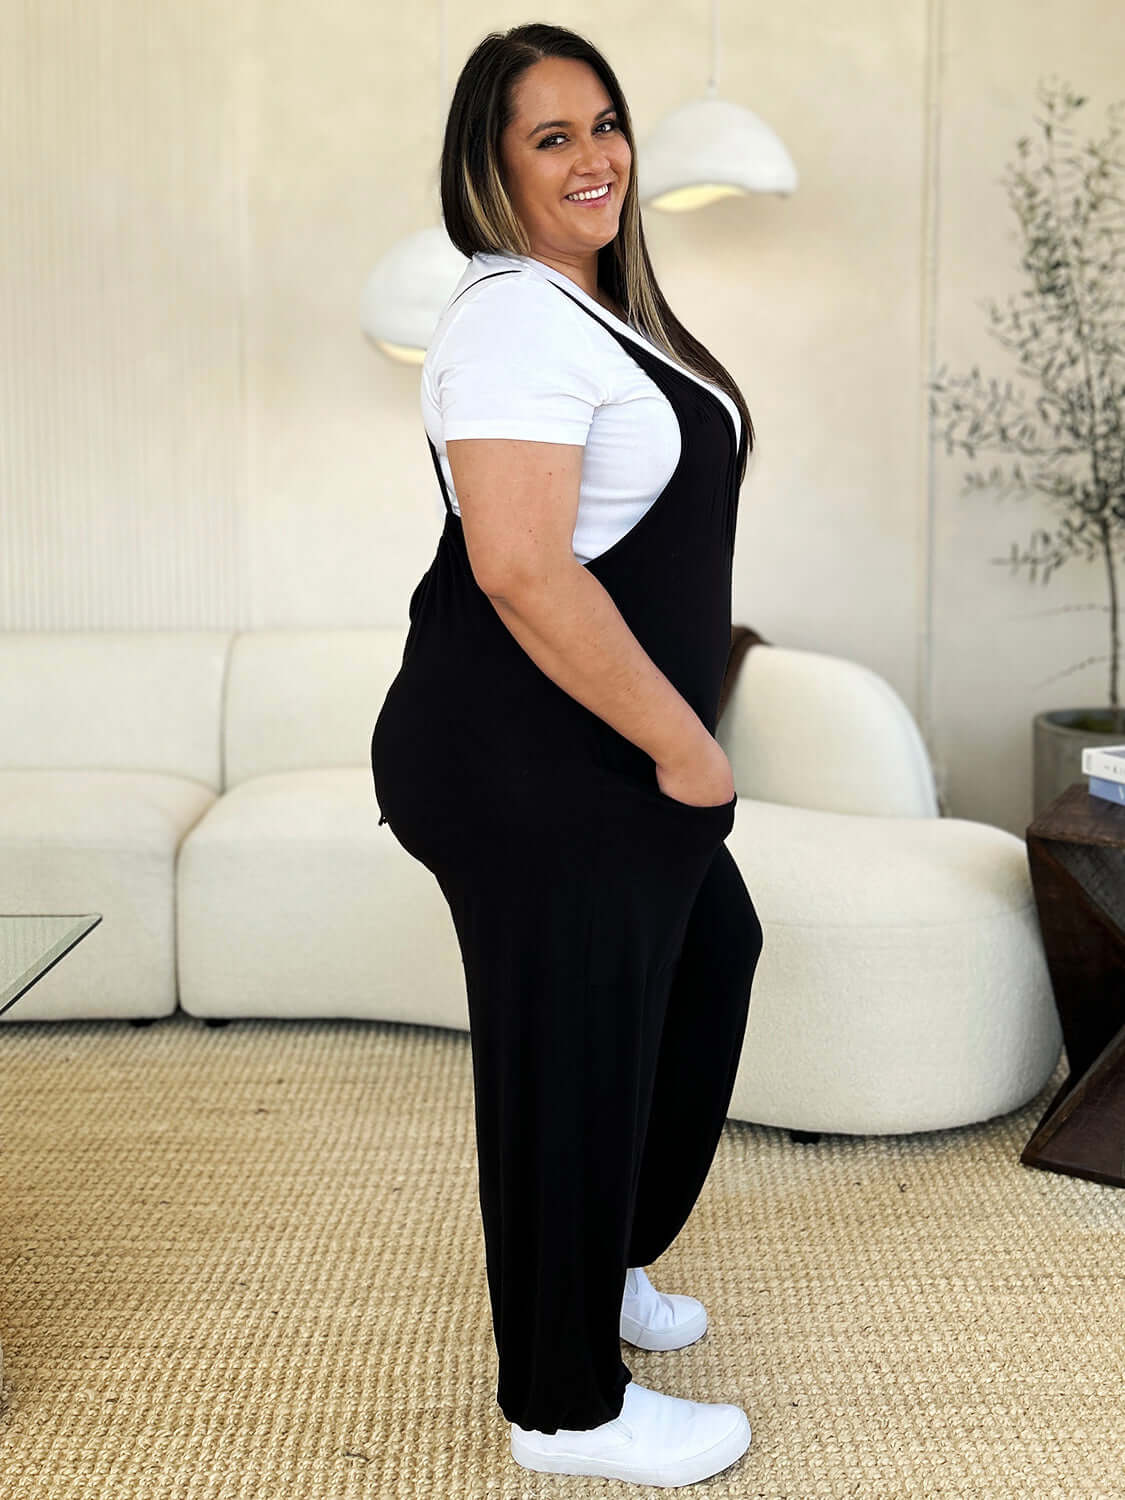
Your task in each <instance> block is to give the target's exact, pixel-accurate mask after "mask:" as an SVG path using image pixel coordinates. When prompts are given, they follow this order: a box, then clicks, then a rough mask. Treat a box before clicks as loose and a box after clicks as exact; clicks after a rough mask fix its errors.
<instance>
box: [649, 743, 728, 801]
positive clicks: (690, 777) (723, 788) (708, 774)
mask: <svg viewBox="0 0 1125 1500" xmlns="http://www.w3.org/2000/svg"><path fill="white" fill-rule="evenodd" d="M656 784H657V786H658V787H659V788H660V790H661V791H662V792H663V793H664V795H665V796H666V797H671V798H673V799H674V800H675V801H676V802H684V803H687V804H688V806H690V807H720V806H722V805H723V804H724V803H726V802H729V801H730V800H731V798H732V797H733V796H734V773H733V771H732V770H731V766H730V761H729V760H728V759H727V754H726V751H725V750H724V749H723V747H722V746H721V745H720V744H719V742H718V740H717V739H715V738H714V736H712V735H709V736H708V737H707V739H706V741H704V743H703V745H702V748H701V747H700V746H699V745H697V746H696V753H695V754H694V755H693V757H692V759H691V761H690V762H689V763H687V764H686V765H669V764H664V765H661V764H660V763H659V762H657V763H656Z"/></svg>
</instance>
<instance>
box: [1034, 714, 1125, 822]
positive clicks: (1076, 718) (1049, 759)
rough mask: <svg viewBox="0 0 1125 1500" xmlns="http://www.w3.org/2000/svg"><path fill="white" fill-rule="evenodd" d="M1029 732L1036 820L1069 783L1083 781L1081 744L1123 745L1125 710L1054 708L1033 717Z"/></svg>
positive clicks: (1124, 742) (1124, 738) (1084, 777)
mask: <svg viewBox="0 0 1125 1500" xmlns="http://www.w3.org/2000/svg"><path fill="white" fill-rule="evenodd" d="M1032 733H1033V782H1034V788H1033V796H1034V801H1035V806H1034V809H1033V811H1032V817H1037V816H1038V814H1039V813H1041V812H1042V811H1043V809H1044V808H1045V807H1046V806H1048V804H1049V803H1051V802H1053V801H1054V800H1055V798H1056V797H1059V796H1061V795H1062V793H1063V792H1065V791H1066V789H1067V787H1068V786H1070V784H1071V783H1072V782H1074V781H1085V780H1086V776H1085V774H1084V772H1083V770H1082V747H1083V746H1084V745H1125V709H1112V708H1054V709H1051V710H1050V711H1049V712H1047V713H1042V714H1036V715H1035V718H1034V719H1033V720H1032Z"/></svg>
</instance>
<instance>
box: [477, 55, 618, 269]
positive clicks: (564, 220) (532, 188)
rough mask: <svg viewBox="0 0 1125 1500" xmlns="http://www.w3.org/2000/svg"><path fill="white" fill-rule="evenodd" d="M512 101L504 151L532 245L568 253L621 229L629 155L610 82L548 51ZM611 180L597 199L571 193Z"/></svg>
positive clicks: (593, 246) (535, 249) (543, 251)
mask: <svg viewBox="0 0 1125 1500" xmlns="http://www.w3.org/2000/svg"><path fill="white" fill-rule="evenodd" d="M512 102H513V104H514V106H515V115H514V117H513V119H512V120H511V121H510V122H509V124H508V126H507V128H506V129H505V131H504V134H503V136H502V137H501V140H500V154H501V161H502V164H503V169H504V181H505V184H506V186H507V189H508V193H509V195H510V197H511V199H512V204H513V206H514V208H515V210H516V213H517V214H518V215H519V218H520V221H521V223H522V224H523V226H524V228H525V229H526V231H527V235H528V238H529V240H530V241H531V247H532V253H533V254H535V255H548V256H552V255H553V256H555V257H559V258H563V259H568V258H574V257H575V256H582V257H585V256H588V255H590V254H593V253H595V252H596V251H598V250H600V249H601V248H602V246H603V245H608V244H609V243H610V241H611V240H612V239H613V238H614V237H615V236H616V234H617V225H618V220H619V218H620V215H621V203H622V200H623V198H624V196H625V189H626V187H627V186H628V182H629V170H630V166H631V163H632V152H631V151H630V150H629V143H628V141H626V139H625V137H624V135H623V134H622V133H621V130H620V128H619V126H618V124H617V111H616V110H615V109H614V108H613V107H612V104H611V101H610V97H609V94H608V92H607V91H606V88H605V86H604V85H603V83H602V81H601V79H600V78H599V77H598V75H597V74H596V73H595V72H594V70H593V68H591V67H590V65H589V64H588V63H584V62H578V61H576V60H575V59H574V58H569V57H545V58H543V59H542V60H541V61H539V62H537V63H534V64H533V65H532V66H531V67H530V68H528V69H527V71H526V72H525V73H524V74H523V75H522V77H521V78H520V81H519V83H518V84H517V85H516V88H515V91H514V94H513V100H512ZM560 122H561V123H560ZM607 183H608V185H609V191H608V192H607V193H605V194H604V196H603V197H601V198H600V199H594V200H591V201H588V202H581V201H574V200H572V199H570V198H568V196H567V194H568V193H576V192H583V191H586V190H588V189H591V188H601V187H603V186H605V185H606V184H607Z"/></svg>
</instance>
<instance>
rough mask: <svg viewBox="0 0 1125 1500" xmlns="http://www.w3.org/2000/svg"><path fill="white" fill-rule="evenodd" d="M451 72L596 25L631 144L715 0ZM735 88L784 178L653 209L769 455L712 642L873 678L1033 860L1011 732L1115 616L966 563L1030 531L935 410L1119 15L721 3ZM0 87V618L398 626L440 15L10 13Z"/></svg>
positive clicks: (410, 581)
mask: <svg viewBox="0 0 1125 1500" xmlns="http://www.w3.org/2000/svg"><path fill="white" fill-rule="evenodd" d="M448 10H449V16H450V19H449V28H450V29H449V35H448V58H449V69H450V84H451V83H452V79H453V77H455V75H456V71H457V69H458V68H459V67H460V64H461V62H462V61H463V59H464V57H465V56H466V54H467V52H468V51H469V50H470V49H471V47H472V46H473V45H474V44H475V42H476V41H477V40H478V39H479V38H480V37H481V36H482V35H483V34H484V33H485V32H486V31H488V30H493V29H502V28H504V27H506V26H509V25H513V24H516V23H518V22H521V21H526V20H529V19H536V18H542V19H548V20H553V21H557V22H561V23H563V24H567V25H571V26H573V27H575V28H576V29H577V30H579V31H582V32H584V33H586V34H587V35H588V36H590V37H591V38H592V39H593V40H594V41H595V42H596V43H597V44H598V45H600V46H601V47H602V48H603V50H604V51H605V52H606V54H607V55H608V57H609V58H610V60H611V62H612V63H613V65H614V67H615V68H616V69H617V71H618V74H619V76H620V78H621V80H622V83H623V86H624V87H625V90H626V92H627V95H628V98H629V100H630V105H631V108H632V111H633V115H634V121H635V124H636V127H637V130H638V133H639V135H640V138H641V141H642V143H643V140H644V137H645V135H646V133H647V132H648V130H649V129H650V128H651V127H652V125H653V124H654V123H655V121H656V120H657V119H658V118H659V116H660V115H661V114H662V113H663V112H664V111H666V110H669V109H671V108H672V107H673V106H675V105H677V104H679V103H681V102H683V101H684V100H686V99H688V98H691V97H693V96H695V95H698V94H701V93H702V92H703V89H704V86H705V84H706V78H707V68H708V36H709V32H708V25H709V15H710V8H709V4H708V3H707V0H668V3H664V4H662V5H660V6H658V7H656V6H652V5H651V4H650V3H648V0H645V3H643V4H642V3H640V0H626V3H624V4H618V5H615V6H612V7H606V6H594V5H591V4H581V3H572V4H562V5H560V6H556V7H554V8H552V9H551V10H550V11H549V12H543V13H540V12H536V11H535V10H530V11H529V10H528V9H527V7H526V6H515V5H508V4H498V5H491V6H485V5H450V6H449V7H448ZM722 38H723V53H722V65H721V74H720V93H721V94H722V95H723V96H725V97H727V98H730V99H732V100H737V101H740V102H742V103H745V104H747V105H749V106H750V107H751V108H753V109H754V110H755V111H757V112H758V113H759V114H761V115H762V116H763V117H764V118H765V119H766V120H767V121H768V122H769V123H770V124H771V125H773V127H774V128H775V129H776V130H777V131H778V133H779V134H780V135H781V136H782V138H783V139H784V140H785V142H786V144H787V145H788V147H789V150H790V152H791V153H792V155H793V158H794V160H795V162H796V164H797V169H798V172H799V174H800V178H801V185H800V189H799V191H798V192H797V194H796V195H795V196H794V197H792V198H790V199H780V198H758V197H756V198H748V199H727V200H724V201H722V202H720V203H718V204H715V205H713V206H712V207H710V208H708V209H706V210H704V211H703V212H700V213H698V214H693V215H682V216H672V215H667V216H664V215H660V214H659V213H657V212H655V211H647V212H646V229H647V233H648V237H649V244H650V249H651V251H652V254H653V258H654V260H655V263H656V267H657V272H658V274H659V276H660V278H661V282H662V285H663V287H664V290H665V292H666V294H667V295H668V297H669V299H670V300H671V302H672V304H673V305H674V306H675V308H676V310H677V312H678V314H679V316H680V317H681V318H682V319H683V320H684V321H685V322H686V323H687V324H688V326H689V327H691V328H692V329H693V331H694V332H695V333H696V334H697V335H698V336H699V337H700V338H701V339H702V340H703V341H704V342H705V343H706V344H708V345H709V346H710V347H711V348H712V349H713V350H714V352H715V353H716V355H717V356H718V357H719V358H720V359H722V360H723V361H724V363H726V364H727V365H728V367H729V368H730V369H731V371H732V373H733V374H734V375H735V377H736V379H738V380H739V382H740V383H741V384H742V387H743V390H744V392H745V394H746V397H747V400H748V402H749V405H750V408H751V412H752V414H753V417H754V421H755V424H756V428H757V434H758V452H757V454H756V456H755V458H754V459H753V460H752V462H751V467H750V470H749V473H748V477H747V482H746V485H745V487H744V489H743V494H742V509H741V516H740V523H739V543H738V555H737V560H736V584H735V617H736V618H737V619H738V620H740V621H743V622H746V623H750V624H752V625H754V626H755V627H756V628H757V629H759V630H761V631H762V632H763V633H764V634H765V635H766V636H767V637H768V638H769V639H771V640H773V641H776V642H778V643H779V644H785V645H793V646H799V647H807V648H810V649H814V650H820V651H828V652H833V653H839V654H842V655H845V656H849V657H853V658H855V659H857V660H860V661H862V662H865V663H866V664H867V665H869V666H870V667H872V668H874V669H875V670H876V671H878V672H880V673H882V674H883V675H884V676H885V677H886V678H887V679H888V680H889V681H890V682H891V683H892V684H893V686H894V687H895V688H896V689H897V690H898V692H899V693H901V694H902V696H903V697H904V699H905V700H906V702H907V703H908V704H909V705H910V707H911V709H912V710H913V712H914V713H915V715H916V717H917V718H918V720H919V722H920V724H921V725H922V728H923V731H924V732H925V734H926V737H927V740H928V742H929V744H930V748H931V753H932V755H933V757H934V760H935V763H936V767H937V770H938V773H939V777H940V778H941V780H942V782H943V784H944V786H945V789H946V791H947V795H948V797H949V801H950V809H951V811H952V812H953V813H954V814H955V815H957V816H961V817H970V818H981V819H985V820H987V821H990V822H995V823H998V824H1000V825H1002V826H1006V827H1008V828H1010V829H1012V830H1013V831H1015V832H1022V831H1023V828H1024V827H1025V826H1026V823H1027V820H1028V818H1029V816H1030V811H1031V804H1030V719H1031V715H1032V714H1033V713H1034V712H1035V711H1037V710H1039V709H1041V708H1045V707H1062V706H1068V705H1071V704H1075V703H1079V702H1094V703H1097V702H1102V701H1105V699H1106V696H1107V688H1106V673H1105V668H1104V665H1103V664H1097V665H1094V666H1091V667H1087V668H1086V669H1084V670H1083V671H1082V672H1080V673H1075V674H1073V675H1071V676H1068V677H1066V678H1063V679H1062V680H1060V681H1056V682H1054V683H1048V682H1047V681H1046V679H1047V678H1048V677H1049V676H1050V675H1051V674H1052V673H1053V672H1061V671H1063V670H1065V669H1066V668H1067V667H1069V666H1070V665H1072V664H1073V663H1076V662H1079V661H1082V660H1084V659H1085V658H1086V657H1088V656H1094V655H1100V654H1101V653H1102V652H1104V651H1105V650H1106V649H1107V647H1106V638H1107V637H1106V628H1105V625H1104V623H1103V622H1104V619H1105V616H1104V615H1102V614H1099V613H1096V612H1092V611H1091V612H1074V613H1069V614H1068V613H1060V614H1046V613H1043V611H1045V610H1046V609H1047V608H1055V607H1057V606H1059V605H1062V604H1066V603H1082V602H1091V601H1094V602H1099V603H1100V602H1104V592H1103V581H1102V574H1101V573H1100V571H1099V570H1097V569H1091V568H1089V567H1087V566H1085V565H1083V564H1082V563H1080V562H1079V561H1078V560H1074V561H1072V562H1071V563H1070V564H1068V566H1067V567H1066V568H1065V569H1064V570H1063V571H1062V572H1061V573H1060V574H1058V575H1057V576H1056V577H1055V578H1054V579H1052V581H1051V584H1050V586H1049V589H1048V590H1046V591H1044V590H1043V589H1042V588H1033V587H1032V586H1031V585H1029V584H1028V583H1027V581H1026V579H1024V578H1022V577H1017V578H1012V577H1010V576H1009V575H1008V573H1007V572H1006V571H1005V570H1004V569H1002V568H998V567H996V566H994V565H993V564H992V563H991V562H990V561H989V559H990V558H992V557H995V556H999V555H1002V554H1003V553H1005V552H1006V551H1007V549H1008V546H1009V544H1010V542H1011V541H1012V540H1014V539H1024V538H1026V536H1027V535H1028V534H1029V532H1030V529H1031V527H1032V525H1033V524H1034V523H1035V521H1036V520H1037V519H1042V512H1037V509H1036V504H1037V503H1032V502H1026V501H1024V502H1018V501H1015V500H1007V501H1004V502H999V501H996V500H993V499H991V498H990V497H981V496H979V495H974V496H969V497H965V496H963V495H962V494H961V480H962V475H963V472H964V471H965V469H966V468H967V467H969V465H968V464H967V463H964V462H961V461H960V460H959V459H949V458H947V457H946V456H945V453H944V450H943V448H942V447H941V445H940V443H938V444H936V445H931V438H930V431H929V428H930V419H929V417H928V414H927V404H928V403H927V393H926V381H927V379H928V378H929V375H930V373H931V372H932V371H933V370H934V369H936V368H937V366H938V365H940V364H941V363H943V362H945V363H948V364H950V365H951V367H952V368H953V369H955V370H958V371H963V370H967V369H968V367H969V366H970V365H972V364H973V363H980V364H981V365H982V367H983V369H984V370H985V371H986V373H990V374H996V375H997V376H1003V377H1006V376H1007V375H1009V374H1012V373H1013V370H1012V367H1011V364H1010V362H1009V359H1010V357H1009V356H1007V355H1006V354H1005V352H1004V351H1003V350H1002V349H1001V348H1000V346H999V345H998V344H996V343H995V342H994V341H993V340H992V339H991V338H990V337H989V335H988V333H987V331H986V328H987V320H986V318H985V315H984V312H983V310H982V307H981V305H980V304H981V303H982V301H983V299H984V298H986V297H995V298H997V299H998V300H1000V301H1003V300H1004V299H1005V298H1006V296H1007V293H1008V292H1009V291H1010V290H1015V289H1017V288H1018V286H1019V285H1021V282H1020V279H1019V275H1018V269H1017V264H1018V245H1017V243H1016V240H1015V237H1014V231H1015V220H1014V218H1013V217H1012V215H1011V211H1010V210H1009V208H1008V206H1007V201H1006V197H1005V194H1004V192H1003V190H1002V188H1001V186H1000V183H999V179H1000V176H1001V173H1002V171H1003V168H1004V166H1005V164H1006V163H1007V162H1009V161H1010V160H1011V159H1012V158H1013V156H1014V145H1013V143H1014V141H1015V139H1016V138H1017V136H1019V135H1021V134H1025V133H1029V132H1031V133H1034V127H1033V115H1034V114H1035V113H1037V112H1038V110H1037V106H1036V105H1035V86H1036V83H1037V80H1038V78H1039V77H1040V76H1042V75H1045V74H1050V73H1057V74H1060V75H1061V76H1062V77H1063V78H1064V79H1066V80H1067V81H1068V82H1070V83H1072V84H1073V85H1074V86H1076V87H1077V88H1079V89H1080V91H1081V92H1083V93H1087V94H1089V95H1091V96H1092V102H1091V105H1089V106H1087V109H1086V110H1085V111H1082V112H1080V115H1079V119H1078V125H1079V133H1080V136H1081V137H1082V138H1084V137H1085V136H1086V135H1093V134H1100V133H1101V132H1102V129H1103V127H1104V106H1105V104H1106V103H1108V102H1109V100H1110V99H1111V98H1114V97H1116V94H1117V92H1118V91H1119V88H1120V77H1121V70H1120V59H1121V57H1122V56H1123V55H1125V9H1123V8H1122V7H1121V6H1119V5H1117V4H1115V3H1112V0H1075V3H1072V4H1070V5H1068V6H1067V7H1066V9H1065V11H1064V10H1063V8H1062V7H1059V6H1055V5H1050V6H1049V5H1047V4H1044V3H1039V0H1035V3H1028V0H1022V3H1017V0H998V3H996V4H993V5H990V6H981V5H979V4H970V3H968V0H945V3H939V0H933V3H931V4H929V5H927V4H926V3H924V0H914V3H908V4H903V3H901V0H854V3H852V4H851V5H849V6H843V7H842V6H839V5H836V4H828V3H826V0H803V3H802V0H794V3H790V4H787V5H784V6H748V5H742V4H738V5H736V4H733V3H731V0H726V3H725V5H724V6H723V18H722ZM3 41H4V47H3V49H2V52H3V56H2V60H0V70H2V73H0V153H2V155H0V164H2V169H3V180H4V188H5V198H4V212H3V215H2V218H0V270H2V273H3V274H2V276H0V348H2V349H3V363H2V366H0V368H2V371H3V384H2V386H0V627H3V628H9V629H11V628H16V629H40V628H42V629H51V628H83V627H90V628H95V629H96V628H104V627H110V626H113V627H129V626H136V627H153V626H180V627H189V628H190V627H196V626H200V627H212V626H218V627H230V628H247V627H253V626H258V625H271V626H272V625H303V624H310V625H322V624H341V625H363V624H378V623H390V622H397V623H402V622H404V621H405V611H406V602H407V599H408V597H409V594H410V591H411V589H412V587H413V585H414V583H415V582H416V581H417V578H418V576H419V575H420V574H421V572H422V570H423V569H424V567H425V566H426V564H427V563H428V561H429V559H430V556H431V555H432V551H433V546H434V543H435V539H436V535H437V531H438V527H439V516H440V501H439V499H438V496H437V493H436V489H435V485H434V477H433V470H432V466H431V463H430V457H429V453H428V450H427V447H426V442H425V436H424V432H423V429H422V425H421V416H420V413H419V408H418V371H417V368H416V367H409V368H408V367H403V366H397V365H392V364H390V363H389V362H387V361H385V360H383V359H382V358H381V357H379V356H377V355H376V354H374V353H373V352H372V351H371V349H370V348H369V347H368V346H367V344H366V343H365V341H364V340H363V338H362V336H361V334H360V332H359V328H358V317H357V314H358V299H359V294H360V291H361V288H362V286H363V283H364V281H365V279H366V277H367V274H368V272H369V271H370V269H371V267H372V265H373V264H374V262H375V261H376V260H377V258H378V257H379V256H380V255H381V254H382V253H383V251H384V250H386V249H387V248H388V247H389V246H390V245H391V244H393V243H394V241H395V240H396V239H397V238H398V236H400V235H402V234H405V233H407V232H409V231H411V230H414V229H419V228H422V227H423V226H425V225H427V224H429V223H432V222H435V215H436V186H437V170H436V164H437V153H438V143H439V110H440V101H439V86H438V66H439V44H438V6H437V0H426V3H423V4H421V5H413V6H401V5H390V4H387V3H386V0H377V3H376V4H375V5H374V6H372V5H370V4H367V5H360V4H349V3H347V0H338V3H337V4H336V5H334V6H330V7H310V6H308V5H305V4H296V3H293V0H272V3H270V4H268V5H267V4H266V3H264V0H257V3H255V0H231V3H227V4H221V3H219V0H192V3H191V4H190V5H189V4H183V3H181V4H179V5H176V4H172V3H165V4H161V5H157V6H151V5H148V4H145V3H142V0H105V3H103V4H101V5H100V6H95V7H81V6H77V7H76V6H73V5H70V4H66V5H63V4H62V3H60V0H20V3H18V4H17V3H16V0H10V3H9V4H8V6H7V7H6V8H5V20H4V28H3Z"/></svg>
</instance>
